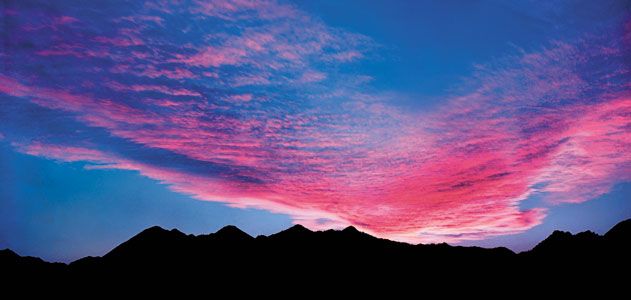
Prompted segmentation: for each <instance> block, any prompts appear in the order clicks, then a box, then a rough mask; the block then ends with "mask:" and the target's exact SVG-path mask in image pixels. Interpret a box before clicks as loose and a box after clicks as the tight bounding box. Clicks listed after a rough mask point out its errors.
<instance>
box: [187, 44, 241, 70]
mask: <svg viewBox="0 0 631 300" xmlns="http://www.w3.org/2000/svg"><path fill="white" fill-rule="evenodd" d="M245 55H246V52H245V50H243V49H238V48H217V47H212V46H208V47H206V48H205V49H203V50H201V51H200V52H199V53H197V54H195V55H193V56H190V57H182V58H181V59H179V60H178V62H182V63H185V64H187V65H191V66H200V67H220V66H222V65H238V64H239V63H240V62H241V60H242V58H243V57H244V56H245Z"/></svg>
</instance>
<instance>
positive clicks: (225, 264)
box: [0, 220, 631, 288]
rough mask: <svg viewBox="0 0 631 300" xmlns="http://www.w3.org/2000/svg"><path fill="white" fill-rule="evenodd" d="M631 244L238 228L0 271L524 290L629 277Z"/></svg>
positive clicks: (622, 240) (621, 228)
mask: <svg viewBox="0 0 631 300" xmlns="http://www.w3.org/2000/svg"><path fill="white" fill-rule="evenodd" d="M630 239H631V220H627V221H623V222H621V223H619V224H618V225H616V226H615V227H613V228H612V229H611V230H610V231H609V232H607V233H606V234H605V235H602V236H601V235H598V234H595V233H593V232H590V231H587V232H582V233H578V234H571V233H568V232H562V231H555V232H554V233H553V234H551V235H550V236H549V237H548V238H546V239H545V240H544V241H542V242H541V243H539V244H538V245H537V246H535V247H534V248H533V249H532V250H530V251H527V252H522V253H519V254H516V253H513V252H512V251H511V250H509V249H506V248H494V249H485V248H479V247H459V246H456V247H454V246H450V245H447V244H429V245H422V244H421V245H411V244H406V243H400V242H394V241H390V240H386V239H381V238H377V237H374V236H371V235H368V234H366V233H363V232H360V231H358V230H357V229H356V228H354V227H348V228H345V229H343V230H326V231H311V230H309V229H307V228H305V227H303V226H301V225H295V226H293V227H291V228H289V229H287V230H284V231H281V232H279V233H276V234H273V235H270V236H258V237H256V238H254V237H252V236H250V235H248V234H247V233H245V232H243V231H241V230H240V229H239V228H237V227H235V226H226V227H224V228H222V229H221V230H219V231H217V232H215V233H212V234H207V235H197V236H195V235H187V234H184V233H182V232H180V231H178V230H176V229H173V230H166V229H163V228H161V227H157V226H156V227H151V228H148V229H146V230H144V231H142V232H140V233H139V234H137V235H136V236H134V237H132V238H131V239H129V240H128V241H126V242H124V243H122V244H120V245H119V246H117V247H116V248H114V249H113V250H111V251H110V252H109V253H107V254H105V255H104V256H103V257H86V258H82V259H79V260H77V261H75V262H72V263H70V264H69V265H66V264H59V263H55V264H51V263H47V262H44V261H42V260H41V259H38V258H32V257H20V256H19V255H17V254H15V253H14V252H12V251H10V250H2V251H0V267H1V270H2V271H3V272H10V273H14V274H18V273H19V274H27V275H32V277H29V278H43V277H46V276H48V277H47V278H52V279H54V280H60V281H69V282H82V283H83V284H99V283H101V282H108V284H112V282H118V283H127V284H129V283H136V282H138V281H139V280H141V281H143V282H144V281H148V282H154V283H155V282H162V281H164V280H166V281H167V282H168V285H180V284H184V283H187V284H190V283H192V282H198V283H200V284H202V283H209V282H212V283H213V284H215V285H218V286H224V285H225V286H228V284H234V283H235V282H240V283H242V284H245V285H264V286H269V285H287V284H291V285H292V286H294V285H298V286H303V285H308V284H311V283H317V284H318V285H322V284H324V283H326V284H328V285H329V286H330V285H343V286H344V285H345V284H346V283H347V281H348V280H349V278H352V279H354V280H359V282H373V281H380V282H384V280H385V281H389V282H398V284H404V283H406V284H413V283H414V282H416V283H423V284H429V283H438V282H443V281H449V282H459V283H465V282H469V283H470V282H498V281H499V282H504V283H507V284H515V282H517V279H526V278H527V279H529V280H535V281H537V280H538V281H541V282H544V281H546V280H557V281H558V280H559V278H564V279H568V278H577V279H581V278H583V279H584V278H592V277H596V275H598V277H599V278H601V277H602V276H603V274H608V273H607V271H606V270H607V268H610V267H611V268H617V269H620V270H628V267H629V258H628V257H629V255H628V253H631V252H630V251H629V250H631V249H630V248H629V241H630ZM587 267H589V269H587ZM593 270H596V272H592V271H593ZM533 274H536V276H533ZM531 276H533V277H531ZM559 276H560V277H559ZM601 279H602V278H601ZM345 287H348V286H345ZM312 288H313V287H312Z"/></svg>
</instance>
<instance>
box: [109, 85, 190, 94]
mask: <svg viewBox="0 0 631 300" xmlns="http://www.w3.org/2000/svg"><path fill="white" fill-rule="evenodd" d="M107 86H109V87H110V88H112V89H114V90H116V91H134V92H158V93H162V94H166V95H172V96H191V97H201V94H200V93H198V92H195V91H191V90H187V89H177V88H170V87H168V86H162V85H143V84H132V85H129V86H127V85H124V84H121V83H118V82H109V83H107Z"/></svg>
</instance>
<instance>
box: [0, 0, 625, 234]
mask: <svg viewBox="0 0 631 300" xmlns="http://www.w3.org/2000/svg"><path fill="white" fill-rule="evenodd" d="M184 2H185V3H181V4H179V3H175V2H174V3H172V2H170V1H164V3H160V4H159V5H158V4H156V3H157V2H147V3H146V4H145V5H141V6H137V7H136V6H132V5H121V7H120V9H118V10H116V13H117V14H120V15H117V16H112V15H101V16H99V15H97V16H95V17H93V18H89V19H88V18H82V17H81V16H82V15H84V14H83V13H82V12H84V11H83V10H84V9H88V10H89V11H94V9H95V7H92V6H94V5H96V6H99V5H103V6H108V5H114V4H109V3H98V4H95V3H93V4H86V5H87V7H83V6H78V7H75V8H73V9H68V11H66V12H64V15H62V16H60V15H50V13H49V12H47V11H39V10H37V9H36V8H35V7H37V6H24V7H21V6H19V5H17V7H15V11H16V13H15V14H11V15H7V16H6V17H7V18H9V19H10V20H11V22H10V23H11V24H13V25H12V27H11V28H10V29H9V30H10V31H9V33H8V34H7V35H8V36H9V39H8V41H7V43H6V47H5V48H6V49H4V50H3V54H4V56H3V57H0V59H2V63H3V68H2V69H1V70H2V71H1V72H0V100H2V101H7V102H9V101H10V102H11V103H12V105H17V106H20V105H22V106H27V105H36V106H38V107H40V108H44V109H46V110H47V113H49V114H51V115H54V116H55V118H58V120H60V121H59V122H62V123H65V124H66V126H70V127H76V128H74V129H75V130H73V131H70V133H68V132H66V133H65V135H64V136H63V137H61V138H60V137H59V136H55V132H54V131H53V129H48V128H44V129H42V130H43V131H42V132H45V134H41V133H40V134H37V135H34V136H30V137H29V138H28V139H26V140H28V141H31V142H25V141H24V139H18V140H15V139H14V135H12V134H10V131H16V132H22V131H20V130H18V129H19V127H20V126H24V127H27V126H35V125H33V124H32V120H31V119H29V117H28V116H23V117H22V118H23V119H19V120H18V121H14V122H13V123H11V125H6V124H5V125H0V130H2V132H4V133H6V135H7V137H6V138H5V139H6V140H9V141H10V142H12V143H13V144H14V146H15V147H16V149H18V150H19V151H22V152H24V153H28V154H31V155H37V156H43V157H47V158H50V159H55V160H60V161H84V162H87V163H88V166H89V167H91V168H117V169H128V170H136V171H138V172H140V173H141V174H143V175H145V176H148V177H151V178H154V179H157V180H160V181H161V182H163V183H165V184H168V185H169V186H170V187H171V188H172V189H173V190H175V191H178V192H182V193H186V194H189V195H192V196H193V197H195V198H197V199H200V200H207V201H219V202H224V203H227V204H229V205H232V206H235V207H252V206H254V207H259V208H264V209H267V210H271V211H275V212H281V213H286V214H289V215H291V216H293V217H294V219H295V220H296V221H297V222H301V223H303V224H305V225H307V226H309V227H312V228H326V227H339V226H345V225H349V224H352V225H355V226H357V227H359V228H360V229H362V230H365V231H368V232H371V233H373V234H376V235H379V236H383V237H388V238H394V239H399V240H406V241H414V242H418V241H423V242H428V241H457V240H462V239H479V238H486V237H489V236H494V235H502V234H510V233H517V232H521V231H524V230H527V229H529V228H532V227H533V226H535V225H537V224H539V223H540V222H542V220H543V218H544V217H545V214H546V206H542V207H539V208H534V209H530V210H521V209H520V208H519V205H520V202H521V201H523V200H524V199H527V198H528V197H529V196H532V195H533V194H534V193H543V194H545V195H546V198H547V199H548V201H549V203H550V204H549V205H554V204H556V203H565V202H583V201H587V200H590V199H592V198H594V197H596V196H598V195H601V194H603V193H606V192H607V191H608V190H609V189H610V188H611V187H612V185H613V184H615V183H616V182H620V181H626V180H631V178H629V176H630V174H631V156H630V155H629V153H631V151H630V150H631V136H630V132H631V130H630V126H631V125H630V123H629V118H628V116H629V114H631V95H630V91H629V88H630V86H631V85H630V82H629V79H628V78H631V76H629V75H630V74H629V72H630V66H629V65H628V59H629V55H630V53H631V52H629V51H628V49H629V45H630V38H629V35H630V33H629V30H627V31H626V32H622V33H616V34H612V33H609V34H606V35H603V36H601V37H597V38H596V37H585V38H584V39H581V40H576V41H573V42H552V43H551V44H550V45H549V46H548V47H547V48H544V49H540V50H538V51H530V52H527V51H523V53H522V54H520V55H515V56H508V57H504V58H502V59H497V60H496V61H493V62H490V63H487V64H484V65H479V66H477V68H476V71H475V73H474V74H472V76H471V77H470V78H468V79H467V80H466V81H465V82H464V83H462V84H461V86H460V88H459V89H458V92H457V93H454V94H452V95H446V96H445V97H444V99H443V101H442V102H441V105H439V106H438V107H437V108H436V109H435V110H433V111H429V112H415V111H410V110H405V109H403V108H400V107H397V106H394V105H393V104H391V103H392V101H390V100H392V97H396V94H394V93H387V92H379V91H375V89H373V88H367V87H366V84H368V83H369V81H370V80H371V79H372V77H370V76H366V75H363V76H356V75H355V74H345V73H343V72H342V71H340V70H341V69H343V68H341V66H343V65H344V64H349V63H360V61H361V60H362V59H365V58H366V51H372V50H371V47H374V44H375V43H374V42H373V41H371V40H370V39H369V38H367V37H365V36H362V35H359V34H354V33H351V32H347V31H343V30H340V29H337V28H333V27H330V26H327V25H326V24H324V23H323V22H322V21H320V20H318V19H316V18H312V17H310V16H309V15H307V14H306V13H304V12H302V11H300V10H298V9H296V8H295V7H293V6H291V5H285V4H279V3H277V2H275V1H250V0H235V1H227V0H226V1H203V2H202V1H184ZM97 8H98V7H97ZM35 16H37V18H35ZM64 18H65V20H66V21H60V20H62V19H64ZM182 20H195V21H190V22H188V21H187V22H183V21H182ZM37 22H40V23H41V24H37ZM50 24H54V26H51V25H50ZM630 24H631V23H630ZM44 25H45V26H44ZM628 26H629V25H627V27H628ZM51 31H56V32H61V33H60V34H57V35H51ZM24 45H29V46H28V47H25V46H24ZM348 78H355V79H354V80H348ZM340 82H342V83H343V84H340ZM3 126H4V127H3ZM11 126H13V127H11ZM96 129H98V130H104V131H105V132H107V134H108V135H107V136H102V135H93V136H91V137H89V138H87V137H86V136H85V134H80V133H81V132H85V131H88V132H90V131H91V130H96ZM111 139H116V140H117V141H124V143H123V142H120V143H112V140H111Z"/></svg>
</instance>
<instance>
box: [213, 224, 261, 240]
mask: <svg viewBox="0 0 631 300" xmlns="http://www.w3.org/2000/svg"><path fill="white" fill-rule="evenodd" d="M213 236H214V237H218V238H221V239H231V240H233V239H234V240H237V239H252V236H251V235H249V234H247V233H245V232H244V231H243V230H241V229H239V227H237V226H234V225H228V226H225V227H223V228H221V229H219V230H218V231H217V232H215V233H214V234H213Z"/></svg>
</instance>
